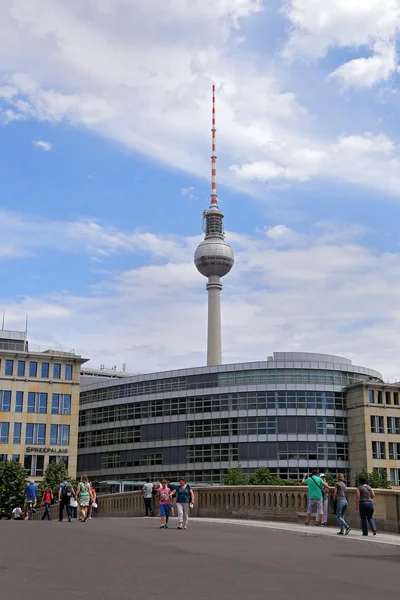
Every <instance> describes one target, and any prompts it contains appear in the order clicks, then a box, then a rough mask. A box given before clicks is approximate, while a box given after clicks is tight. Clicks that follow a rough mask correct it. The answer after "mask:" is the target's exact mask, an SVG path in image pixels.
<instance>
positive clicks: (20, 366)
mask: <svg viewBox="0 0 400 600" xmlns="http://www.w3.org/2000/svg"><path fill="white" fill-rule="evenodd" d="M17 374H18V377H25V361H24V360H19V361H18V367H17Z"/></svg>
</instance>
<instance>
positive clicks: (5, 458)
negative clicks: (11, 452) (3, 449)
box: [0, 454, 7, 462]
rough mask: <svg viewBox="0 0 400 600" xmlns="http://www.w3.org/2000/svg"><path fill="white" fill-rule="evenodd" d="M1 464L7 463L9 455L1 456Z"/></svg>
mask: <svg viewBox="0 0 400 600" xmlns="http://www.w3.org/2000/svg"><path fill="white" fill-rule="evenodd" d="M0 462H7V454H0Z"/></svg>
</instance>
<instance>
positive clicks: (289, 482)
mask: <svg viewBox="0 0 400 600" xmlns="http://www.w3.org/2000/svg"><path fill="white" fill-rule="evenodd" d="M277 481H278V483H276V484H275V485H301V482H300V481H298V479H278V480H277Z"/></svg>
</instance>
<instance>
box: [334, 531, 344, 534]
mask: <svg viewBox="0 0 400 600" xmlns="http://www.w3.org/2000/svg"><path fill="white" fill-rule="evenodd" d="M336 535H344V532H343V531H338V532H337V534H336Z"/></svg>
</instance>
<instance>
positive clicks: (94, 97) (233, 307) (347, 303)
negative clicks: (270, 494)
mask: <svg viewBox="0 0 400 600" xmlns="http://www.w3.org/2000/svg"><path fill="white" fill-rule="evenodd" d="M399 29H400V0H332V2H329V3H325V2H321V1H320V0H272V1H271V0H270V1H268V0H170V1H169V2H168V3H165V2H163V1H162V0H152V1H151V2H148V3H141V4H140V5H137V3H132V2H130V1H128V0H87V1H86V2H85V3H83V4H82V3H81V2H79V1H78V0H70V2H68V3H65V2H61V1H58V0H57V1H55V0H7V1H6V2H4V3H2V5H1V6H0V35H1V39H2V40H3V42H4V43H3V44H2V48H1V49H0V158H1V160H0V199H1V200H0V216H1V223H2V229H1V231H2V233H1V236H0V268H1V272H2V284H1V288H0V308H4V309H5V310H6V315H7V317H6V325H7V326H9V327H10V328H17V329H18V328H20V327H23V324H24V321H25V314H26V313H28V314H29V323H30V326H29V333H30V339H31V340H32V342H33V343H35V344H40V345H50V346H62V347H68V348H75V349H76V350H77V351H79V352H80V353H82V354H84V355H85V356H87V357H89V358H91V364H92V365H93V366H95V367H96V366H99V365H100V364H106V365H107V366H113V365H117V366H118V367H121V366H122V364H123V363H126V364H127V368H128V370H130V371H132V372H137V371H140V372H144V371H150V370H151V371H154V370H158V369H169V368H178V367H182V366H196V365H201V364H204V363H205V349H206V292H205V279H204V278H202V277H201V276H200V275H199V274H198V273H197V271H196V269H195V267H194V265H193V262H192V257H193V251H194V249H195V248H196V245H197V244H198V243H199V241H200V240H201V236H202V232H201V219H202V211H203V209H204V208H207V206H208V203H209V194H210V158H209V157H210V108H211V107H210V101H211V97H210V96H211V84H212V82H215V83H216V86H217V130H218V131H217V153H218V186H219V200H220V207H221V209H222V210H223V211H224V212H225V228H226V230H227V238H228V240H229V242H230V243H231V244H232V247H233V248H234V251H235V256H236V263H235V266H234V269H233V270H232V272H231V273H230V274H229V276H227V277H226V278H225V280H224V290H223V327H224V331H223V342H224V360H225V361H226V362H234V361H242V360H243V361H245V360H260V359H265V358H266V356H268V355H269V354H271V353H272V352H273V351H282V350H287V351H290V350H303V351H318V352H331V353H336V354H342V355H345V356H348V357H349V358H352V359H353V360H354V362H355V363H357V364H362V365H364V366H369V367H372V368H378V369H380V370H381V371H383V372H384V374H385V376H387V377H388V378H397V377H399V376H400V369H399V367H398V363H397V340H398V334H397V332H398V331H399V327H400V323H399V318H400V311H399V309H398V305H399V302H398V298H399V294H400V284H399V275H400V273H399V271H400V267H399V265H400V260H399V259H400V247H399V234H398V217H399V200H400V169H399V166H400V150H399V142H398V140H399V136H400V132H399V109H398V85H399V76H400V75H399V66H398V59H397V45H398V36H399Z"/></svg>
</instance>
